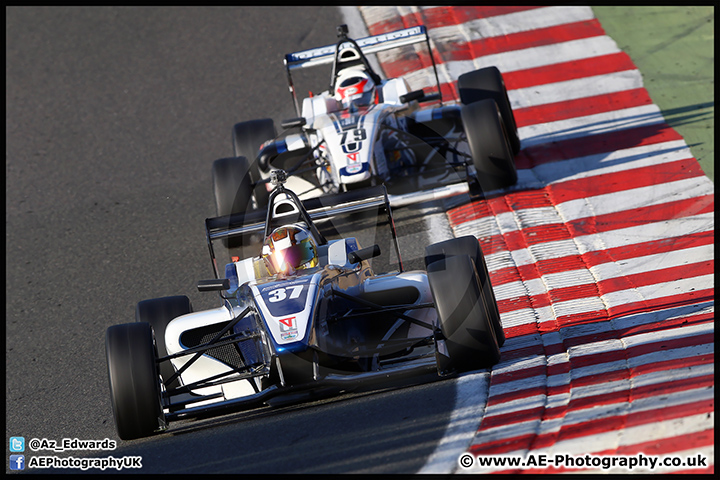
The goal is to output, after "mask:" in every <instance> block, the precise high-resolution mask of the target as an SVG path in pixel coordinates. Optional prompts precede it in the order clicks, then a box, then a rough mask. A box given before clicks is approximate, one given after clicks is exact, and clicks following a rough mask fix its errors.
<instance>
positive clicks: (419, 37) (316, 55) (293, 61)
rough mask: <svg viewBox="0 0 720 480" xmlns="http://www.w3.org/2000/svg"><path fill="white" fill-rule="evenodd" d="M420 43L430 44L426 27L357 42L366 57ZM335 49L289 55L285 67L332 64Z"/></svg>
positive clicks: (398, 31) (399, 31) (420, 26)
mask: <svg viewBox="0 0 720 480" xmlns="http://www.w3.org/2000/svg"><path fill="white" fill-rule="evenodd" d="M420 42H428V35H427V31H426V30H425V26H424V25H419V26H417V27H411V28H406V29H404V30H397V31H395V32H390V33H382V34H380V35H373V36H371V37H365V38H361V39H359V40H356V41H355V43H357V45H358V46H359V47H360V49H361V50H362V52H363V53H364V54H365V55H368V54H371V53H377V52H383V51H385V50H391V49H393V48H398V47H404V46H406V45H413V44H415V43H420ZM335 47H336V45H335V44H333V45H328V46H326V47H320V48H311V49H309V50H303V51H301V52H295V53H288V54H287V55H285V65H286V66H287V69H288V70H294V69H296V68H308V67H314V66H316V65H324V64H328V63H332V61H333V60H334V58H335ZM342 49H343V46H342V45H341V46H340V50H341V51H342Z"/></svg>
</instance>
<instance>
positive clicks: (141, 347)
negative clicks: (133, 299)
mask: <svg viewBox="0 0 720 480" xmlns="http://www.w3.org/2000/svg"><path fill="white" fill-rule="evenodd" d="M105 353H106V357H107V367H108V378H109V381H110V398H111V400H112V407H113V416H114V417H115V427H116V428H117V432H118V436H119V437H120V438H121V439H123V440H132V439H135V438H140V437H147V436H150V435H152V434H153V433H155V432H156V431H157V430H160V429H162V428H164V427H165V424H166V423H165V414H164V413H163V408H162V400H161V396H160V375H159V372H158V370H157V367H156V362H155V360H156V356H155V355H156V354H155V345H154V342H153V333H152V328H151V327H150V324H149V323H126V324H123V325H114V326H112V327H110V328H108V329H107V334H106V336H105Z"/></svg>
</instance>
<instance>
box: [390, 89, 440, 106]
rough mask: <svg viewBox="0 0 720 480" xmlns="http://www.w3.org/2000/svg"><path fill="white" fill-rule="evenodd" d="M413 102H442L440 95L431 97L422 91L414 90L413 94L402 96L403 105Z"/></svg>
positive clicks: (435, 94) (434, 94) (436, 94)
mask: <svg viewBox="0 0 720 480" xmlns="http://www.w3.org/2000/svg"><path fill="white" fill-rule="evenodd" d="M413 100H417V101H418V102H432V101H434V100H440V94H439V93H433V94H431V95H425V92H424V91H423V90H422V89H420V90H413V91H412V92H408V93H406V94H405V95H401V96H400V101H401V102H402V103H409V102H412V101H413Z"/></svg>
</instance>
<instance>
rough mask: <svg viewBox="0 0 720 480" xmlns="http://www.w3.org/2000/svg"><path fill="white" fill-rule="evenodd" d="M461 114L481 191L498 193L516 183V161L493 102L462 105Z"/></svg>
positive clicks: (483, 101) (484, 101) (485, 101)
mask: <svg viewBox="0 0 720 480" xmlns="http://www.w3.org/2000/svg"><path fill="white" fill-rule="evenodd" d="M460 113H461V116H462V121H463V127H464V128H465V135H466V136H467V141H468V145H469V147H470V154H471V155H472V159H473V165H474V166H475V170H476V171H477V179H478V182H479V183H480V188H481V189H482V190H483V191H492V190H500V189H502V188H506V187H509V186H511V185H514V184H515V183H517V178H518V177H517V170H516V169H515V160H514V158H513V154H512V151H511V150H510V146H509V145H508V139H507V135H506V134H505V128H504V127H503V124H502V119H501V115H500V111H499V110H498V107H497V105H496V104H495V101H494V100H482V101H480V102H475V103H471V104H470V105H463V106H462V109H461V110H460Z"/></svg>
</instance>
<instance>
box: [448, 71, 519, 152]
mask: <svg viewBox="0 0 720 480" xmlns="http://www.w3.org/2000/svg"><path fill="white" fill-rule="evenodd" d="M457 86H458V93H459V94H460V102H461V103H462V104H463V105H470V104H471V103H475V102H479V101H481V100H487V99H489V98H491V99H493V100H495V103H497V106H498V108H499V109H500V113H501V114H502V118H503V122H504V124H505V131H506V132H507V135H508V141H509V143H510V148H511V149H512V152H513V155H517V154H518V153H519V152H520V137H519V136H518V130H517V123H516V122H515V115H514V114H513V109H512V106H511V105H510V99H509V98H508V94H507V88H506V87H505V81H504V80H503V77H502V74H501V73H500V70H498V68H497V67H486V68H481V69H479V70H475V71H474V72H468V73H464V74H462V75H460V77H458V82H457Z"/></svg>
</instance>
